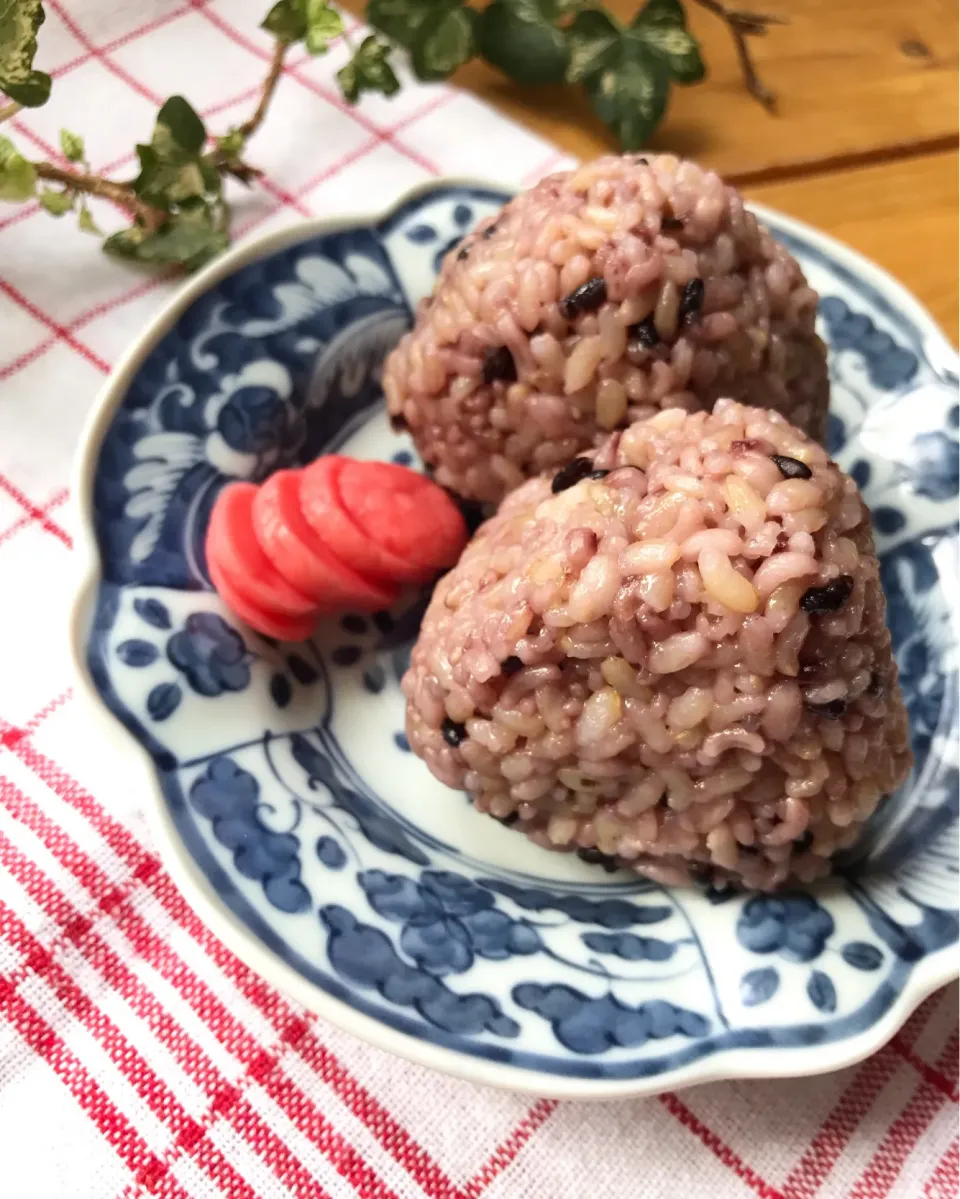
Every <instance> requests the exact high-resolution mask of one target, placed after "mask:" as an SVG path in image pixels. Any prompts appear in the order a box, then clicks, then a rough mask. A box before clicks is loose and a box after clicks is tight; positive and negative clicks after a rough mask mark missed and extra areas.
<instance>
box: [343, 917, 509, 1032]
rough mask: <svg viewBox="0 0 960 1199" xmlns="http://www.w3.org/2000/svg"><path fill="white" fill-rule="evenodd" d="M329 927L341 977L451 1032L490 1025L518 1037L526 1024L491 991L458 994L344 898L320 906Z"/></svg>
mask: <svg viewBox="0 0 960 1199" xmlns="http://www.w3.org/2000/svg"><path fill="white" fill-rule="evenodd" d="M320 919H321V920H322V921H323V923H324V925H325V926H326V928H327V930H328V932H329V938H328V941H327V953H328V955H329V958H330V964H331V966H333V968H334V970H336V971H337V973H338V974H339V975H341V977H343V978H346V979H348V980H349V981H351V982H354V983H357V984H359V985H360V986H365V987H374V988H375V989H376V990H377V992H378V994H380V995H382V996H383V998H384V999H386V1000H388V1001H389V1002H390V1003H395V1004H398V1005H400V1006H402V1007H412V1008H415V1009H416V1011H417V1012H418V1013H419V1014H420V1015H421V1016H422V1017H423V1018H424V1019H425V1020H427V1021H428V1022H429V1023H430V1024H432V1025H434V1027H436V1028H442V1029H445V1030H446V1031H448V1032H455V1033H460V1034H462V1035H465V1036H476V1035H477V1034H479V1033H481V1032H484V1031H487V1032H491V1033H493V1034H495V1035H496V1036H498V1037H515V1036H516V1035H517V1034H518V1033H519V1031H520V1028H519V1026H518V1024H517V1023H516V1021H515V1020H511V1019H510V1017H509V1016H505V1015H504V1014H503V1011H502V1009H501V1008H500V1005H499V1004H498V1003H497V1001H496V1000H495V999H492V998H491V997H490V996H489V995H483V994H479V993H474V994H472V995H457V994H456V993H455V992H453V991H451V990H450V989H449V988H448V987H446V986H445V985H444V984H443V983H442V982H440V980H439V979H438V978H437V977H436V974H435V973H431V972H429V971H426V970H421V969H417V968H416V967H415V966H411V965H410V964H409V962H405V961H404V960H403V958H401V957H400V955H399V954H398V953H397V951H396V950H395V949H394V947H393V945H392V943H391V941H390V938H389V937H387V936H386V935H385V934H384V933H382V932H381V931H380V930H379V929H377V928H373V927H372V926H371V925H369V924H362V923H361V922H360V921H359V920H357V918H356V917H355V916H354V915H353V914H352V913H351V912H348V911H347V909H346V908H343V907H340V906H339V905H338V904H329V905H328V906H326V907H322V908H321V909H320Z"/></svg>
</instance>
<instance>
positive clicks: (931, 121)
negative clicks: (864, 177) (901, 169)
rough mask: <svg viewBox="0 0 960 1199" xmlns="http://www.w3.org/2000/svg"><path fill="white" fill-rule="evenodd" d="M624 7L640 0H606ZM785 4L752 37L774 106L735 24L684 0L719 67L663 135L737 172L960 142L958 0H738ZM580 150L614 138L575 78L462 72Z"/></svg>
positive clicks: (494, 98)
mask: <svg viewBox="0 0 960 1199" xmlns="http://www.w3.org/2000/svg"><path fill="white" fill-rule="evenodd" d="M606 6H607V7H608V8H610V9H611V10H612V11H614V12H616V13H617V15H618V16H619V17H620V18H621V19H623V20H629V18H630V15H631V14H632V13H633V12H635V11H636V10H637V8H638V7H640V4H639V0H607V5H606ZM731 6H732V7H740V8H744V9H747V10H750V9H754V10H756V11H758V12H765V13H771V14H776V15H778V16H783V17H785V18H786V19H787V20H788V21H789V24H788V25H783V26H775V27H772V28H771V29H770V31H769V33H768V34H767V35H766V36H765V37H762V38H752V39H751V47H752V49H753V52H754V58H755V60H756V63H757V67H758V70H759V72H760V74H761V77H762V78H763V80H764V82H765V83H766V84H767V85H768V86H769V87H770V88H772V89H773V90H774V91H775V92H776V93H777V95H778V98H779V115H778V116H770V115H769V114H768V113H767V112H766V111H765V110H764V109H763V108H761V106H760V105H759V104H758V103H757V102H756V101H755V100H754V99H752V98H751V97H750V96H749V95H748V94H747V93H746V91H745V90H744V87H743V83H742V80H741V76H740V70H739V67H738V65H737V59H736V54H735V51H734V46H733V41H732V39H731V37H730V33H729V31H728V30H727V28H726V27H725V26H724V25H723V23H722V22H720V21H718V20H717V18H716V17H715V16H713V15H712V14H710V13H709V12H707V11H706V10H705V9H702V8H700V7H699V6H698V5H697V3H696V0H684V7H685V9H686V10H687V12H688V13H689V15H690V24H691V26H692V28H693V30H694V32H695V33H696V35H697V37H698V38H699V39H700V42H701V46H702V51H703V57H704V60H705V61H706V63H707V67H708V71H709V77H708V79H707V80H706V81H705V82H704V83H701V84H699V85H697V86H696V87H690V88H675V89H674V90H673V92H672V96H671V101H670V108H669V111H668V113H667V118H666V120H665V121H664V123H663V124H662V125H661V127H660V129H658V130H657V133H656V134H655V136H654V139H653V141H652V142H651V146H652V147H653V148H660V149H667V148H669V149H670V150H672V151H674V152H675V153H679V154H684V155H687V156H689V157H691V158H696V159H698V160H699V161H701V162H704V163H706V164H708V165H709V166H712V167H714V168H715V169H716V170H718V171H721V172H722V173H723V174H724V175H726V176H727V177H728V178H730V179H734V180H744V179H747V178H757V177H764V176H776V175H778V174H786V173H797V172H799V171H802V170H809V169H811V168H813V167H816V166H821V167H823V166H826V165H828V164H834V163H844V162H849V161H856V160H862V161H863V160H866V161H868V160H871V159H876V158H885V157H896V156H897V155H898V154H900V153H902V152H903V151H904V150H906V151H913V152H916V151H917V150H919V149H928V150H929V149H944V148H950V147H952V146H954V145H956V140H957V130H958V106H957V83H958V56H957V32H958V21H957V4H956V0H912V2H911V0H731ZM454 81H455V82H456V83H458V84H459V85H460V86H461V87H466V88H469V90H471V91H473V92H474V93H475V94H476V95H478V96H481V97H483V98H484V99H485V100H487V101H489V102H490V103H491V104H494V105H495V106H496V107H497V108H499V109H501V110H502V111H503V112H505V113H507V114H509V115H510V116H512V117H514V118H515V119H517V120H518V121H521V122H522V123H523V124H525V125H528V126H529V127H530V128H532V129H535V130H536V131H537V132H538V133H541V134H542V135H543V136H544V137H547V138H550V139H551V140H552V141H555V142H557V143H558V145H561V146H563V147H564V148H565V149H566V150H569V151H570V152H571V153H573V154H576V155H577V156H578V157H580V158H589V157H592V156H594V155H596V154H598V153H601V152H603V151H604V150H607V149H610V148H611V147H612V146H613V142H612V140H611V138H610V136H609V134H608V133H607V131H606V130H605V129H604V127H603V126H602V125H601V124H600V123H599V122H598V121H597V120H596V119H595V118H594V117H593V116H592V114H591V113H590V111H589V108H588V107H587V104H586V102H585V101H584V100H583V99H582V98H581V97H580V95H579V93H578V90H577V89H575V88H562V87H556V88H553V87H551V88H535V89H533V88H519V87H517V86H516V85H514V84H511V83H510V82H509V81H508V80H506V79H505V78H504V77H503V76H502V75H500V74H499V73H498V72H496V71H494V70H492V69H491V68H490V67H487V66H485V65H484V64H482V63H479V62H475V63H471V64H469V65H468V66H466V67H464V68H463V69H462V70H461V71H459V72H458V74H457V75H456V76H454Z"/></svg>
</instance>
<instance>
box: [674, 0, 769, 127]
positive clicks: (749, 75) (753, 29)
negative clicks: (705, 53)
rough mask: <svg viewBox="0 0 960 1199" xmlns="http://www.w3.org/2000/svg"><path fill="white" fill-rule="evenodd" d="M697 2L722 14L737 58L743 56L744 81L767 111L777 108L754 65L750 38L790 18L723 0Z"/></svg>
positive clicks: (741, 63)
mask: <svg viewBox="0 0 960 1199" xmlns="http://www.w3.org/2000/svg"><path fill="white" fill-rule="evenodd" d="M696 3H697V4H699V5H700V6H701V8H705V9H706V10H707V11H708V12H712V13H713V14H714V16H716V17H719V18H720V20H721V21H723V23H724V24H725V25H726V26H727V28H728V29H729V30H730V32H731V34H732V35H733V44H734V45H735V46H736V49H737V58H738V59H739V60H740V70H741V72H742V73H743V82H744V85H745V87H746V89H747V91H748V92H749V93H750V95H751V96H753V98H754V99H755V100H758V101H759V102H760V103H761V104H762V105H763V107H764V108H765V109H766V110H767V112H776V111H777V97H776V95H775V94H774V93H773V92H772V91H771V90H770V89H769V88H768V87H767V85H766V84H765V83H764V82H763V80H762V79H761V78H760V76H759V75H758V74H757V68H756V67H755V66H754V62H753V58H752V57H751V54H750V45H749V43H748V41H747V38H749V37H763V36H764V35H765V34H766V33H767V29H768V27H769V26H770V25H786V24H788V21H787V19H786V18H785V17H775V16H770V15H769V14H764V13H753V12H743V11H742V10H740V9H730V8H727V6H726V5H725V4H722V3H721V2H720V0H696Z"/></svg>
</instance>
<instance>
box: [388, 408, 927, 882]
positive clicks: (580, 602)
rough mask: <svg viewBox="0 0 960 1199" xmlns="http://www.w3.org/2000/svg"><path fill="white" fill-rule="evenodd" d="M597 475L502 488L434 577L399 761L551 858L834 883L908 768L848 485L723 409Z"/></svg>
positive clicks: (682, 416) (864, 535) (664, 872)
mask: <svg viewBox="0 0 960 1199" xmlns="http://www.w3.org/2000/svg"><path fill="white" fill-rule="evenodd" d="M787 460H790V461H793V462H795V463H802V464H803V465H804V466H805V467H806V468H807V472H808V477H806V476H805V477H803V478H801V477H800V475H799V474H798V473H797V471H796V469H795V468H794V467H787V469H786V470H784V468H783V465H782V463H783V462H785V461H787ZM589 465H592V466H594V467H595V468H597V471H599V472H602V477H599V478H597V477H590V476H589V475H588V476H586V477H585V476H584V473H583V469H582V468H581V469H580V470H579V471H578V472H573V473H575V474H576V475H577V478H578V481H575V482H572V483H571V484H570V485H569V486H566V487H564V488H563V489H562V490H560V491H556V492H555V491H554V490H553V489H552V480H551V478H550V477H549V476H545V477H541V478H537V479H532V480H530V481H528V482H527V483H525V484H523V486H521V487H520V488H518V489H517V490H516V491H514V492H513V493H512V494H511V495H509V496H508V497H507V499H506V500H505V501H504V502H503V503H502V504H501V506H500V509H499V511H498V513H497V514H496V516H494V517H493V519H491V520H490V521H488V522H487V523H486V524H485V525H483V526H482V527H481V528H480V530H479V532H478V533H477V535H476V537H475V538H474V540H473V541H472V542H471V544H470V545H469V546H468V547H467V550H466V551H465V553H464V555H463V557H462V558H461V560H460V562H459V564H458V565H457V566H456V567H455V568H454V569H453V570H452V571H451V572H450V574H448V575H447V576H446V577H445V578H444V579H442V580H441V581H440V583H439V584H438V586H437V588H436V591H435V594H434V596H433V599H432V602H431V604H430V607H429V609H428V611H427V614H426V616H425V618H424V621H423V625H422V627H421V631H420V638H419V640H418V642H417V644H416V647H415V648H414V651H413V656H412V659H411V665H410V669H409V671H408V673H407V674H406V676H405V678H404V680H403V688H404V691H405V693H406V695H407V699H408V706H407V736H408V737H409V740H410V744H411V746H412V747H413V749H414V750H415V752H416V753H418V754H420V756H421V757H423V758H424V759H425V761H426V762H427V764H428V766H429V767H430V769H431V770H432V771H433V773H434V774H435V775H437V777H438V778H440V779H442V780H443V781H444V782H445V783H448V784H449V785H450V786H452V787H459V788H464V789H465V790H467V791H468V792H469V793H470V795H471V796H472V798H473V801H474V803H475V804H476V806H477V807H478V808H479V809H480V810H481V811H485V812H489V813H491V814H492V815H493V816H496V817H498V818H500V819H503V818H508V819H509V820H511V821H512V822H514V823H515V826H516V827H517V828H518V829H520V830H522V831H523V832H525V833H526V834H527V835H528V836H530V837H531V838H533V839H534V840H535V841H537V842H538V843H540V844H542V845H546V846H549V847H551V848H555V849H567V850H589V851H597V852H598V853H599V854H601V855H605V856H606V857H608V858H612V859H617V860H619V861H621V862H623V863H625V864H626V865H628V866H632V867H633V868H634V869H636V870H638V871H639V872H640V873H642V874H645V875H649V876H652V877H654V878H657V879H660V880H662V881H666V882H684V881H690V880H692V879H700V880H703V879H705V878H708V879H711V880H713V881H717V880H724V879H735V880H738V881H741V882H743V883H745V884H746V885H748V886H751V887H759V888H772V887H775V886H778V885H779V884H781V883H783V882H784V881H785V880H787V879H788V878H791V879H799V880H802V881H810V880H812V879H815V878H817V877H819V876H820V875H823V874H826V873H827V872H828V870H829V864H830V859H831V858H832V856H833V855H834V854H835V853H836V852H837V851H838V850H840V849H843V848H845V847H847V846H849V845H851V844H852V842H853V841H854V840H855V838H856V836H857V834H858V831H859V829H860V827H861V826H862V825H863V823H864V821H865V820H866V819H867V818H868V817H869V816H870V814H871V813H872V812H873V810H874V809H875V808H876V806H877V804H878V803H879V801H880V799H881V797H882V796H884V795H886V794H888V793H889V792H891V791H892V790H894V789H895V788H896V787H897V786H899V784H900V783H901V782H902V781H903V780H904V778H905V777H906V774H907V772H908V770H909V767H910V761H911V757H910V751H909V740H908V728H907V717H906V712H905V710H904V706H903V702H902V699H901V696H900V691H899V688H898V686H897V677H896V666H895V664H894V661H893V657H892V653H891V647H890V634H889V632H888V630H887V628H886V625H885V623H884V599H883V593H882V591H881V589H880V581H879V571H878V565H877V559H876V555H875V553H874V548H873V539H872V535H871V531H870V522H869V516H868V514H867V511H866V508H865V507H864V505H863V503H862V501H861V499H860V496H859V494H858V492H857V489H856V486H855V484H854V483H853V480H852V479H850V478H848V477H847V476H845V475H844V474H843V473H842V472H841V471H840V469H839V468H838V467H837V466H836V465H835V464H833V463H832V462H831V461H830V460H829V459H828V457H827V454H826V452H825V451H824V450H823V449H821V448H820V446H819V445H817V444H816V443H815V442H813V441H812V440H810V439H809V438H807V437H806V436H804V434H802V433H801V432H799V431H798V430H797V429H795V428H793V427H792V426H791V425H790V424H788V423H787V421H786V420H785V419H784V418H783V417H782V416H780V415H779V414H777V413H773V412H767V411H762V410H760V409H757V408H748V407H743V406H741V405H740V404H738V403H736V402H733V401H730V400H721V401H719V402H718V403H717V405H716V407H715V409H714V412H713V413H712V414H708V413H705V412H697V413H692V414H691V413H687V412H684V411H683V410H681V409H667V410H664V411H661V412H659V413H658V414H657V415H655V416H653V417H651V418H648V419H647V420H645V421H641V422H638V423H635V424H633V425H631V426H630V427H629V428H628V429H626V430H624V431H622V432H618V433H615V434H613V435H612V436H611V437H609V438H608V439H607V441H606V442H605V443H604V444H603V445H602V446H601V447H600V448H599V449H598V450H597V451H596V452H595V453H593V454H591V455H590V463H589ZM800 473H801V474H802V473H803V472H800ZM799 487H802V488H803V490H802V491H800V490H799V489H798V488H799ZM798 513H805V514H808V519H806V520H805V521H804V524H806V525H809V526H811V528H812V531H809V530H807V529H804V530H802V531H793V530H792V523H791V522H792V521H793V518H795V517H796V516H797V514H798ZM451 726H454V727H455V728H456V733H457V735H456V737H452V736H451V735H450V728H451Z"/></svg>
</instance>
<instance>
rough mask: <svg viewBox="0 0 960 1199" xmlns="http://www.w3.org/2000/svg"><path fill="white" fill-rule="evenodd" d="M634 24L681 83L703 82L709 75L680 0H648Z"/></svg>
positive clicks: (634, 30)
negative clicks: (689, 29)
mask: <svg viewBox="0 0 960 1199" xmlns="http://www.w3.org/2000/svg"><path fill="white" fill-rule="evenodd" d="M631 28H632V30H633V32H634V34H635V35H636V36H637V37H639V38H640V40H641V41H642V42H643V43H644V45H645V46H647V48H648V49H649V50H650V51H652V53H654V54H655V55H657V57H658V58H661V59H663V61H664V62H665V63H666V64H667V66H668V68H669V70H670V73H671V75H673V77H674V79H676V80H677V82H678V83H683V84H689V83H699V82H700V81H701V79H703V78H704V76H705V75H706V73H707V69H706V67H705V66H704V64H703V59H702V58H701V57H700V46H699V45H698V43H697V39H696V38H695V37H694V36H693V34H692V33H690V32H689V31H688V29H687V19H686V15H685V13H684V11H683V8H682V7H681V5H680V0H647V3H646V4H645V5H644V7H643V8H642V9H641V10H640V12H638V13H637V15H636V17H635V18H634V20H633V24H632V26H631Z"/></svg>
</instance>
